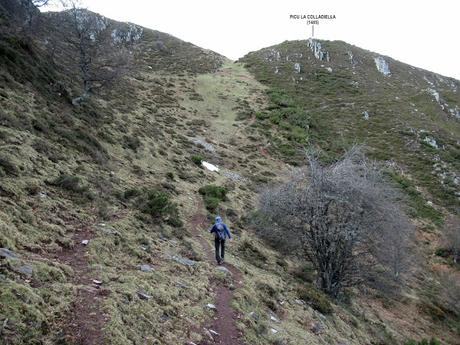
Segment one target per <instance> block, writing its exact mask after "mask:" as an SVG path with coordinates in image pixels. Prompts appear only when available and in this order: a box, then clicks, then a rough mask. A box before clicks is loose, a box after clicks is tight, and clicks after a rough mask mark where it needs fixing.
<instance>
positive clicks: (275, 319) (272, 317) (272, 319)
mask: <svg viewBox="0 0 460 345" xmlns="http://www.w3.org/2000/svg"><path fill="white" fill-rule="evenodd" d="M270 320H271V321H273V322H280V320H278V319H277V318H276V317H275V316H273V315H270Z"/></svg>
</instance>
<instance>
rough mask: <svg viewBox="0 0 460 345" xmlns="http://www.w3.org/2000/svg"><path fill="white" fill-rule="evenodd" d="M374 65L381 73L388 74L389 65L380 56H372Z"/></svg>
mask: <svg viewBox="0 0 460 345" xmlns="http://www.w3.org/2000/svg"><path fill="white" fill-rule="evenodd" d="M374 61H375V65H376V66H377V69H378V71H379V72H380V73H382V74H383V75H390V74H391V72H390V67H389V66H388V63H387V62H386V61H385V59H384V58H383V57H381V56H378V57H376V58H374Z"/></svg>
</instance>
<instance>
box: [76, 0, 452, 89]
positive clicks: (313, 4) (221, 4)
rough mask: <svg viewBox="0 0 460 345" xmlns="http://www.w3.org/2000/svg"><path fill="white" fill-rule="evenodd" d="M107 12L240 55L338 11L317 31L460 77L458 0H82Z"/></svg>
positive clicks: (302, 32)
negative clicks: (312, 19) (310, 18)
mask: <svg viewBox="0 0 460 345" xmlns="http://www.w3.org/2000/svg"><path fill="white" fill-rule="evenodd" d="M82 2H83V4H84V6H85V7H86V8H88V9H90V10H92V11H94V12H98V13H100V14H102V15H104V16H106V17H109V18H112V19H116V20H120V21H129V22H133V23H136V24H139V25H142V26H145V27H148V28H151V29H155V30H159V31H163V32H167V33H169V34H171V35H174V36H176V37H178V38H180V39H183V40H185V41H189V42H192V43H194V44H196V45H198V46H201V47H203V48H208V49H211V50H214V51H216V52H218V53H220V54H223V55H225V56H227V57H229V58H230V59H233V60H236V59H238V58H239V57H241V56H243V55H245V54H246V53H248V52H250V51H254V50H258V49H260V48H263V47H267V46H270V45H274V44H277V43H280V42H282V41H285V40H294V39H306V38H308V37H310V36H311V27H308V26H307V25H306V23H305V21H302V20H292V19H289V15H290V14H335V15H336V17H337V19H336V20H332V21H322V22H321V23H320V25H319V26H315V37H316V38H320V39H328V40H343V41H346V42H348V43H351V44H354V45H356V46H359V47H361V48H365V49H368V50H371V51H375V52H378V53H380V54H383V55H388V56H391V57H393V58H395V59H397V60H400V61H402V62H405V63H408V64H411V65H414V66H417V67H421V68H424V69H427V70H431V71H433V72H437V73H440V74H443V75H446V76H450V77H455V78H457V79H459V80H460V44H459V42H460V38H459V36H460V26H459V23H460V18H459V15H460V1H458V0H436V1H433V0H419V1H416V0H385V1H372V0H367V1H366V0H346V1H344V0H328V1H326V0H314V1H309V0H278V1H273V0H271V1H268V0H265V1H264V0H227V1H219V0H129V1H126V0H124V1H123V0H83V1H82Z"/></svg>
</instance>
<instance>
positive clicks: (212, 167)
mask: <svg viewBox="0 0 460 345" xmlns="http://www.w3.org/2000/svg"><path fill="white" fill-rule="evenodd" d="M201 165H202V166H204V167H205V168H206V169H208V170H210V171H219V168H218V167H217V166H215V165H214V164H211V163H208V162H205V161H202V162H201Z"/></svg>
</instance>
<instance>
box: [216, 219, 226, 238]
mask: <svg viewBox="0 0 460 345" xmlns="http://www.w3.org/2000/svg"><path fill="white" fill-rule="evenodd" d="M216 237H217V238H218V239H220V240H225V227H224V224H222V223H219V224H216Z"/></svg>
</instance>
